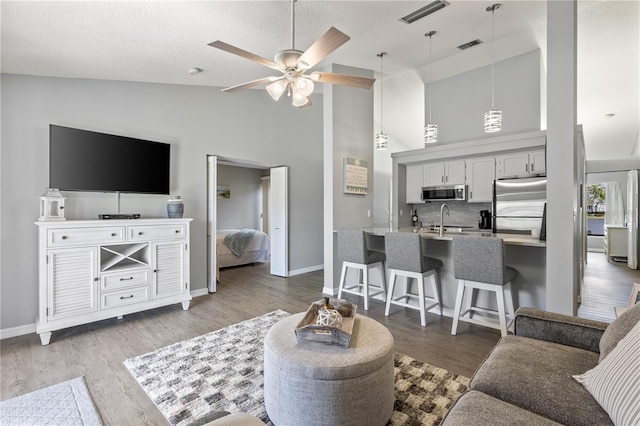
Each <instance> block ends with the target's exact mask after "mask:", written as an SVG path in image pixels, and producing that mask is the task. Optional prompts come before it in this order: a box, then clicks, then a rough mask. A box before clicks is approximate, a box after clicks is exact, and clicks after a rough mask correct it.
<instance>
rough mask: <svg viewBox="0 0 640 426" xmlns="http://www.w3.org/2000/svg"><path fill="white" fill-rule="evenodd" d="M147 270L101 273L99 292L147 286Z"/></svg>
mask: <svg viewBox="0 0 640 426" xmlns="http://www.w3.org/2000/svg"><path fill="white" fill-rule="evenodd" d="M149 272H150V271H149V268H144V269H132V270H129V271H121V272H114V273H111V274H106V273H103V274H101V275H100V290H102V291H111V290H118V289H121V288H126V287H134V286H139V285H144V284H149Z"/></svg>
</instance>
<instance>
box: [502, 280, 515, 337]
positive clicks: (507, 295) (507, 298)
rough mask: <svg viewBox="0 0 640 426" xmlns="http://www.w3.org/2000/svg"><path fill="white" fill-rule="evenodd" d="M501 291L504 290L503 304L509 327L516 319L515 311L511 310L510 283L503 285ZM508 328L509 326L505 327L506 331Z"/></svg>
mask: <svg viewBox="0 0 640 426" xmlns="http://www.w3.org/2000/svg"><path fill="white" fill-rule="evenodd" d="M503 289H504V297H505V302H506V304H507V314H509V325H511V323H512V322H513V320H515V318H516V314H515V310H514V309H513V294H512V293H511V281H509V282H508V283H507V284H505V286H504V287H503ZM508 328H509V326H507V329H508Z"/></svg>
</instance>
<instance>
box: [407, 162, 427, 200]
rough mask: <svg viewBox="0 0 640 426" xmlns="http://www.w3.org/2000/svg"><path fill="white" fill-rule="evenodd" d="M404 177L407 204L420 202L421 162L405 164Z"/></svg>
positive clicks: (421, 184) (421, 183)
mask: <svg viewBox="0 0 640 426" xmlns="http://www.w3.org/2000/svg"><path fill="white" fill-rule="evenodd" d="M406 178H407V179H406V180H407V185H406V188H405V189H406V194H405V195H406V202H407V204H417V203H422V186H423V177H422V164H417V165H407V169H406Z"/></svg>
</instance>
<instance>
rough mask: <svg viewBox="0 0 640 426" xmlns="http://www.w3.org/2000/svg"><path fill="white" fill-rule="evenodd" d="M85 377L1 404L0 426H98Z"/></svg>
mask: <svg viewBox="0 0 640 426" xmlns="http://www.w3.org/2000/svg"><path fill="white" fill-rule="evenodd" d="M101 424H102V422H101V421H100V415H99V414H98V412H97V411H96V408H95V406H94V404H93V401H92V400H91V395H89V391H88V389H87V386H86V384H85V382H84V377H76V378H75V379H72V380H67V381H66V382H62V383H58V384H57V385H53V386H49V387H46V388H43V389H39V390H37V391H33V392H30V393H27V394H24V395H21V396H17V397H15V398H11V399H8V400H6V401H2V402H0V425H3V426H9V425H11V426H14V425H50V426H54V425H65V426H66V425H78V426H81V425H82V426H94V425H101Z"/></svg>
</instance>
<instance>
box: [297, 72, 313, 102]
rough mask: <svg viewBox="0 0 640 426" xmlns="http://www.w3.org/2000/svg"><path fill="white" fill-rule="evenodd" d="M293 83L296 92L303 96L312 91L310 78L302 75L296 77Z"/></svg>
mask: <svg viewBox="0 0 640 426" xmlns="http://www.w3.org/2000/svg"><path fill="white" fill-rule="evenodd" d="M295 84H296V89H298V92H300V94H302V95H303V96H305V97H306V96H309V95H311V94H312V93H313V81H311V79H308V78H306V77H302V76H300V77H296V79H295Z"/></svg>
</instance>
